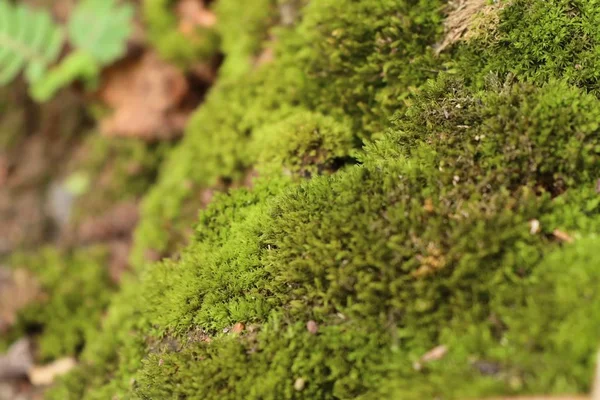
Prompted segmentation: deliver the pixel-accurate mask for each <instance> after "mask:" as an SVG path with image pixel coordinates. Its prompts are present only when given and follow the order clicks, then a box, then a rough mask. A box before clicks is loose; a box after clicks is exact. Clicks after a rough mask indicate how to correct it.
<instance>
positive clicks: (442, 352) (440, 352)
mask: <svg viewBox="0 0 600 400" xmlns="http://www.w3.org/2000/svg"><path fill="white" fill-rule="evenodd" d="M447 353H448V346H445V345H440V346H436V347H434V348H433V349H431V350H429V351H428V352H427V353H425V354H423V355H422V356H421V358H420V359H419V361H417V362H415V363H414V364H413V368H414V369H415V370H417V371H420V370H421V369H422V368H423V365H424V364H427V363H430V362H432V361H437V360H441V359H442V358H444V357H445V356H446V354H447Z"/></svg>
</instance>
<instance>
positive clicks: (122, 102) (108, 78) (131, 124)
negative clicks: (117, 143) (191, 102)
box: [99, 52, 191, 140]
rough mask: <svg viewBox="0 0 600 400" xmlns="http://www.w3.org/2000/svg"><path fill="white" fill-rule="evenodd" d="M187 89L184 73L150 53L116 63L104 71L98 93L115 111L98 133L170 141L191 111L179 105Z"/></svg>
mask: <svg viewBox="0 0 600 400" xmlns="http://www.w3.org/2000/svg"><path fill="white" fill-rule="evenodd" d="M188 89H189V88H188V83H187V81H186V78H185V76H184V75H183V73H182V72H181V71H180V70H179V69H177V68H176V67H174V66H173V65H170V64H168V63H166V62H164V61H162V60H160V59H159V58H158V56H156V54H154V53H152V52H148V53H146V54H144V55H142V56H141V57H140V58H139V59H134V60H126V61H123V62H121V63H118V64H116V65H115V66H114V67H112V68H109V69H108V70H107V72H106V74H105V76H104V79H103V85H102V87H101V88H100V91H99V97H100V99H101V100H102V101H103V102H104V103H106V104H107V105H108V106H109V107H110V108H111V109H112V110H113V111H114V112H113V114H112V115H111V116H110V117H108V118H106V119H105V120H103V121H102V122H101V130H102V132H103V133H104V134H106V135H109V136H134V137H139V138H142V139H145V140H156V139H170V138H172V137H173V136H175V135H177V134H179V132H180V131H181V130H182V128H183V126H184V125H185V122H186V121H187V116H188V115H189V112H190V111H191V110H186V109H182V106H181V105H182V102H183V100H184V98H185V96H186V94H187V92H188Z"/></svg>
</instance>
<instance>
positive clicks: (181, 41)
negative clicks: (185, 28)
mask: <svg viewBox="0 0 600 400" xmlns="http://www.w3.org/2000/svg"><path fill="white" fill-rule="evenodd" d="M175 4H176V2H175V1H173V0H144V4H143V15H144V20H145V22H146V24H147V27H148V38H149V39H150V41H151V43H152V44H153V45H154V47H155V48H156V50H157V51H158V52H159V54H160V55H161V56H162V57H163V58H164V59H165V60H167V61H172V62H174V63H175V64H178V65H180V66H181V67H184V68H186V67H189V66H191V65H192V64H193V63H195V62H198V61H206V60H209V59H210V58H211V57H213V56H214V55H215V54H216V53H217V51H218V48H219V36H218V34H217V32H216V31H215V29H214V28H212V27H210V28H208V27H203V26H195V27H194V28H193V32H190V33H189V34H186V33H184V32H182V31H181V30H180V28H179V21H178V19H177V18H178V17H177V15H176V13H175V10H174V7H175Z"/></svg>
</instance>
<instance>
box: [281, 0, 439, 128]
mask: <svg viewBox="0 0 600 400" xmlns="http://www.w3.org/2000/svg"><path fill="white" fill-rule="evenodd" d="M442 9H443V2H442V1H414V0H411V1H397V0H385V1H337V0H327V1H314V2H310V3H309V4H308V6H307V7H306V9H305V11H304V18H303V20H302V22H301V24H300V25H299V27H298V29H297V39H295V41H294V43H293V44H294V45H295V47H292V46H290V47H291V48H290V49H286V50H287V51H286V53H285V54H283V55H282V57H284V58H285V57H291V58H293V59H294V61H293V62H290V64H298V65H299V67H300V68H301V69H302V70H303V71H304V73H305V74H306V76H307V78H308V80H309V85H310V86H309V90H308V96H309V97H308V101H309V104H310V106H311V107H315V108H316V109H317V110H319V111H322V112H326V113H333V112H336V113H340V114H345V115H347V116H349V117H350V118H352V121H353V122H354V128H355V129H356V130H357V131H356V134H357V135H358V136H359V137H361V138H369V137H371V136H372V135H374V134H377V133H379V131H380V130H381V129H383V127H384V126H385V125H386V123H387V119H388V118H389V117H390V116H391V115H392V114H393V112H394V111H396V110H397V109H398V108H401V107H402V100H403V99H404V98H406V97H407V96H408V94H409V93H410V89H411V88H416V87H418V86H420V85H421V84H422V83H423V82H424V81H425V80H426V79H428V78H431V77H435V76H436V75H437V73H438V72H439V70H440V64H441V59H436V58H435V57H434V56H433V52H432V51H431V46H432V45H433V44H434V43H435V41H436V40H437V37H438V34H440V33H441V29H442V24H441V21H442Z"/></svg>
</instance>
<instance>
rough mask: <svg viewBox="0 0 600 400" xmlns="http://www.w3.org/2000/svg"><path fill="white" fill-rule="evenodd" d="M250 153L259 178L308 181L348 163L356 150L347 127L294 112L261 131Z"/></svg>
mask: <svg viewBox="0 0 600 400" xmlns="http://www.w3.org/2000/svg"><path fill="white" fill-rule="evenodd" d="M254 136H255V137H254V140H253V143H252V146H253V148H252V150H253V151H254V152H255V153H256V154H258V158H257V161H256V168H257V169H258V172H259V174H261V175H270V174H275V175H281V174H282V173H284V174H286V175H291V176H302V177H305V178H310V177H311V176H315V175H319V174H321V173H324V172H335V170H336V169H337V168H338V167H339V166H341V165H343V164H344V163H346V162H348V159H349V157H350V153H351V152H352V150H353V148H355V142H354V137H353V135H352V130H351V128H350V124H348V123H344V122H338V121H336V120H335V119H334V118H332V117H327V116H324V115H322V114H319V113H311V112H308V111H304V110H301V109H300V110H297V111H295V112H293V114H292V115H291V116H289V117H287V118H285V119H282V120H281V121H278V122H275V123H273V124H270V125H265V126H263V127H261V128H260V129H259V130H258V131H257V132H256V133H255V135H254Z"/></svg>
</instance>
